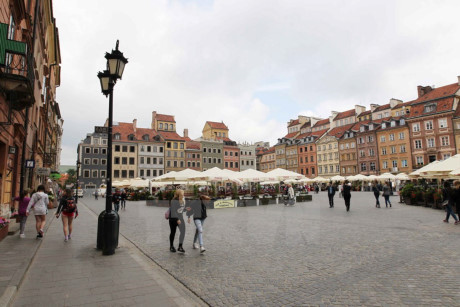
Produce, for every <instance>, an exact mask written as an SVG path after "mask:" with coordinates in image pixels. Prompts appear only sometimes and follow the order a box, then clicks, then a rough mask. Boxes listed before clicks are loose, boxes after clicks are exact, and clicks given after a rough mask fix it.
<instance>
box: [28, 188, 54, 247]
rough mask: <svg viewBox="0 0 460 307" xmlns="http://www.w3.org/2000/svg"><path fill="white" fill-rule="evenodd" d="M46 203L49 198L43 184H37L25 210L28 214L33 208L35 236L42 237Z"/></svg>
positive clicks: (46, 211) (46, 208)
mask: <svg viewBox="0 0 460 307" xmlns="http://www.w3.org/2000/svg"><path fill="white" fill-rule="evenodd" d="M48 203H49V198H48V194H46V193H45V186H43V185H39V186H38V188H37V193H35V194H34V195H32V198H31V199H30V202H29V205H28V206H27V211H26V215H27V216H28V215H29V212H30V209H33V210H34V215H35V222H36V223H35V227H36V229H37V238H42V237H43V228H45V223H46V214H47V213H48Z"/></svg>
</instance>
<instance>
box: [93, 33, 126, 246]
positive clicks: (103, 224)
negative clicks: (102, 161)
mask: <svg viewBox="0 0 460 307" xmlns="http://www.w3.org/2000/svg"><path fill="white" fill-rule="evenodd" d="M118 43H119V42H118V40H117V44H116V46H115V50H112V52H111V53H106V54H105V58H106V59H107V69H106V70H104V71H103V72H99V73H98V74H97V76H98V78H99V80H100V82H101V90H102V93H103V94H104V95H105V96H109V122H108V131H107V188H106V198H105V210H104V211H103V212H101V214H100V215H99V219H98V234H97V248H98V249H102V254H103V255H112V254H114V253H115V248H117V246H118V236H119V223H120V217H119V216H118V213H117V212H116V211H114V210H112V125H113V88H114V86H115V83H116V82H117V80H118V79H121V77H122V76H123V71H124V70H125V65H126V63H128V59H126V58H125V57H124V56H123V53H122V52H120V51H119V50H118Z"/></svg>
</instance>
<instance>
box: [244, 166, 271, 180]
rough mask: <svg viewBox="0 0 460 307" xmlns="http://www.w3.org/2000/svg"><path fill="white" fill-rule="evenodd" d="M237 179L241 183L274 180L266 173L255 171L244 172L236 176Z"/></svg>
mask: <svg viewBox="0 0 460 307" xmlns="http://www.w3.org/2000/svg"><path fill="white" fill-rule="evenodd" d="M237 178H238V179H239V180H241V181H243V182H263V181H274V180H276V178H275V177H274V176H271V175H269V174H268V173H264V172H259V171H256V170H255V169H247V170H244V171H242V172H240V173H239V174H238V175H237Z"/></svg>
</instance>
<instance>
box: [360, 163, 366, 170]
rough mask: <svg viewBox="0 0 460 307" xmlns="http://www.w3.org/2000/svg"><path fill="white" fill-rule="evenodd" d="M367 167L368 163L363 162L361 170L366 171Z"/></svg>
mask: <svg viewBox="0 0 460 307" xmlns="http://www.w3.org/2000/svg"><path fill="white" fill-rule="evenodd" d="M366 170H367V168H366V163H361V171H362V172H363V171H366Z"/></svg>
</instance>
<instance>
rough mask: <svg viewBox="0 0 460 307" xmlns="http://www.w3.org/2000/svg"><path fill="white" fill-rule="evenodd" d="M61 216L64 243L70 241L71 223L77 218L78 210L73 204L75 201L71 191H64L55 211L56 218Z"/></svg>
mask: <svg viewBox="0 0 460 307" xmlns="http://www.w3.org/2000/svg"><path fill="white" fill-rule="evenodd" d="M60 215H62V226H63V229H64V241H65V242H67V241H68V240H70V238H71V237H70V236H71V235H72V222H73V219H74V218H77V216H78V208H77V204H76V203H75V199H74V197H73V196H72V190H71V189H66V190H65V192H64V195H63V196H62V198H61V201H60V202H59V206H58V208H57V211H56V218H59V216H60Z"/></svg>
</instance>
